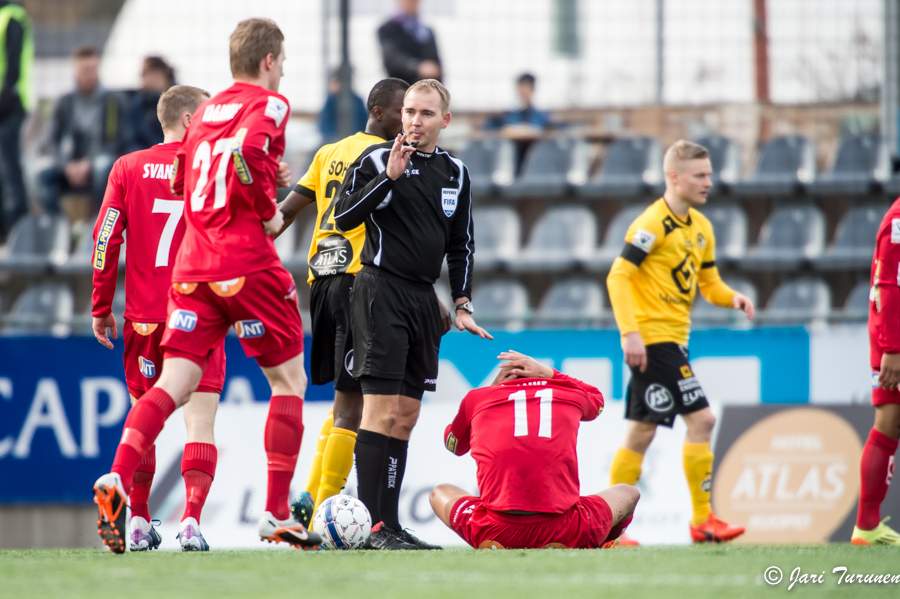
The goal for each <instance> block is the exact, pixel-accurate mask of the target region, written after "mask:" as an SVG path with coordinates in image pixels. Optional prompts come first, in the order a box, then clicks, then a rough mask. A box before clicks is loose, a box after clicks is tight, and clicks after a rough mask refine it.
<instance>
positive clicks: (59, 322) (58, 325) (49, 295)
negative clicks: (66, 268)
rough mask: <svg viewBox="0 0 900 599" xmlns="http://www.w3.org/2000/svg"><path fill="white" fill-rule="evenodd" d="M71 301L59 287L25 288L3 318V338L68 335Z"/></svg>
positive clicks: (69, 295)
mask: <svg viewBox="0 0 900 599" xmlns="http://www.w3.org/2000/svg"><path fill="white" fill-rule="evenodd" d="M73 305H74V299H73V297H72V291H71V290H70V289H69V288H68V287H67V286H65V285H62V284H60V283H41V284H39V285H35V286H32V287H29V288H28V289H26V290H25V292H24V293H23V294H22V295H21V296H20V297H19V299H18V300H17V301H16V303H15V305H14V306H13V309H12V312H10V314H9V315H8V316H7V317H6V321H7V325H6V327H5V328H4V332H5V333H6V334H13V335H23V334H51V335H53V336H55V337H65V336H67V335H68V334H69V333H70V332H71V325H72V312H73Z"/></svg>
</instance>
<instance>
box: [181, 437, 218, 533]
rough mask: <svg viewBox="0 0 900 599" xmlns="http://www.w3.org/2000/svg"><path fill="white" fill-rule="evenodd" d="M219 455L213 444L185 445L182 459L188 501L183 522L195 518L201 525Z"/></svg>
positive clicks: (182, 473)
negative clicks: (201, 516)
mask: <svg viewBox="0 0 900 599" xmlns="http://www.w3.org/2000/svg"><path fill="white" fill-rule="evenodd" d="M218 455H219V454H218V451H217V450H216V446H215V445H213V444H212V443H186V444H185V446H184V455H183V456H182V458H181V475H182V476H183V477H184V487H185V490H186V491H187V498H186V499H187V501H186V503H185V506H184V515H183V516H182V517H181V519H182V520H185V519H186V518H194V519H195V520H196V521H197V524H199V523H200V512H202V511H203V505H204V504H205V503H206V495H207V494H208V493H209V487H210V486H212V482H213V478H215V476H216V461H217V460H218Z"/></svg>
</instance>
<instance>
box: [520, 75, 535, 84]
mask: <svg viewBox="0 0 900 599" xmlns="http://www.w3.org/2000/svg"><path fill="white" fill-rule="evenodd" d="M534 82H535V78H534V75H532V74H531V73H522V74H521V75H519V78H518V79H517V80H516V83H518V84H519V85H522V84H523V83H527V84H529V85H530V86H531V87H534Z"/></svg>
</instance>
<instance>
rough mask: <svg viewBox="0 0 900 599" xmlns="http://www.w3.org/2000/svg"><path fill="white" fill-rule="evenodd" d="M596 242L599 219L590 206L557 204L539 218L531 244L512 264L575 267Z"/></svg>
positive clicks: (528, 267) (539, 267)
mask: <svg viewBox="0 0 900 599" xmlns="http://www.w3.org/2000/svg"><path fill="white" fill-rule="evenodd" d="M596 243H597V221H596V218H594V215H593V213H592V212H591V211H590V210H588V209H587V208H585V207H584V206H557V207H554V208H550V209H549V210H547V211H546V212H545V213H544V214H542V215H541V216H540V217H539V218H538V220H537V222H536V223H535V225H534V230H533V231H532V233H531V239H530V240H529V242H528V246H527V247H526V248H525V249H524V250H523V251H522V252H521V253H520V254H519V256H518V257H517V258H516V260H515V261H514V262H512V263H511V264H510V266H511V268H513V269H515V270H519V271H539V270H563V269H565V268H571V267H573V266H576V265H578V264H581V263H583V262H585V261H586V260H588V259H589V258H590V256H591V255H592V254H593V252H594V246H595V245H596ZM476 252H477V250H476ZM475 259H476V262H477V260H478V257H477V253H476V258H475Z"/></svg>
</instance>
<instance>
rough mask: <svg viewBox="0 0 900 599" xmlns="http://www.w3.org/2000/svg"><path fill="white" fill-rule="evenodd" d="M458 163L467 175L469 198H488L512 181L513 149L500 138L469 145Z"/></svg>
mask: <svg viewBox="0 0 900 599" xmlns="http://www.w3.org/2000/svg"><path fill="white" fill-rule="evenodd" d="M460 159H461V160H462V161H463V162H464V163H465V165H466V168H467V169H468V171H469V178H470V180H471V181H472V193H473V194H476V195H487V194H491V193H493V192H494V191H496V190H497V189H499V188H501V187H506V186H507V185H509V184H510V183H512V182H513V180H514V179H515V175H516V147H515V144H514V143H513V142H512V141H510V140H508V139H505V138H503V137H488V138H485V139H474V140H472V141H470V142H469V143H468V145H467V146H466V147H465V149H464V150H463V151H462V153H461V154H460Z"/></svg>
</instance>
